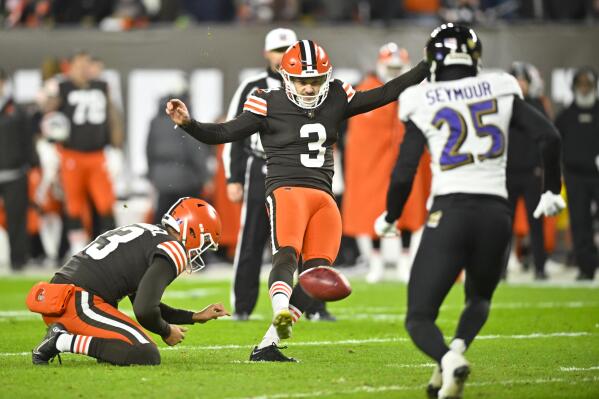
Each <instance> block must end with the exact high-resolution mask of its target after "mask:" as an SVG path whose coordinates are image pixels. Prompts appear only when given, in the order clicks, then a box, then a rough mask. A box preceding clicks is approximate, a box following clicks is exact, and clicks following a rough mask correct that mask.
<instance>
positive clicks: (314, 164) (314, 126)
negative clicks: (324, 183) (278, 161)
mask: <svg viewBox="0 0 599 399" xmlns="http://www.w3.org/2000/svg"><path fill="white" fill-rule="evenodd" d="M311 134H317V135H318V139H317V140H316V141H311V142H309V143H308V151H310V152H312V153H314V152H318V154H316V157H315V158H314V155H313V154H301V155H300V161H301V162H302V165H304V166H306V167H308V168H320V167H322V166H323V165H324V154H325V152H326V148H325V147H323V146H322V145H323V144H324V142H325V141H326V139H327V131H326V129H325V127H324V126H323V125H322V124H320V123H309V124H307V125H304V126H302V127H301V128H300V137H302V138H309V137H310V135H311Z"/></svg>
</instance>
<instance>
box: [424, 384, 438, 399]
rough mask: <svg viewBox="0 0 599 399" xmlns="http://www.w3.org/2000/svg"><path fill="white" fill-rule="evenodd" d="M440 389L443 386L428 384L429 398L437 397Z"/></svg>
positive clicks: (427, 395)
mask: <svg viewBox="0 0 599 399" xmlns="http://www.w3.org/2000/svg"><path fill="white" fill-rule="evenodd" d="M439 389H441V387H438V386H435V385H432V384H428V385H427V386H426V397H427V398H429V399H437V398H438V397H439Z"/></svg>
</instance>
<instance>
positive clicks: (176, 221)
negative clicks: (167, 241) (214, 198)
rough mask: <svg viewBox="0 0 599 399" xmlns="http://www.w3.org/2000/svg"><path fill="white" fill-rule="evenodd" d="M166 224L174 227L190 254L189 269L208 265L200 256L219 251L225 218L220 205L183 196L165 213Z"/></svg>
mask: <svg viewBox="0 0 599 399" xmlns="http://www.w3.org/2000/svg"><path fill="white" fill-rule="evenodd" d="M162 225H163V226H164V227H165V228H169V227H170V228H171V229H172V230H174V232H175V233H176V237H177V239H178V240H179V242H180V243H181V244H183V247H184V248H185V252H186V255H187V269H188V270H189V272H190V273H191V272H195V271H198V270H201V269H203V268H204V266H205V263H204V260H203V259H202V257H201V256H200V255H201V254H203V253H204V252H206V251H207V250H212V251H216V250H217V249H218V242H219V241H220V236H221V230H222V227H221V222H220V217H219V216H218V213H217V212H216V209H214V208H213V207H212V205H210V204H209V203H207V202H206V201H203V200H201V199H198V198H192V197H184V198H180V199H179V200H178V201H177V202H175V204H174V205H173V206H172V207H171V209H169V210H168V212H167V213H165V214H164V216H163V217H162Z"/></svg>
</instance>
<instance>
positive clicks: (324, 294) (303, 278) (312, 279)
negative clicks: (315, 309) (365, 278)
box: [299, 266, 351, 302]
mask: <svg viewBox="0 0 599 399" xmlns="http://www.w3.org/2000/svg"><path fill="white" fill-rule="evenodd" d="M299 283H300V285H301V286H302V288H303V289H304V291H306V293H307V294H308V295H310V296H311V297H313V298H316V299H320V300H321V301H328V302H331V301H339V300H341V299H343V298H346V297H347V296H349V294H351V286H350V285H349V281H348V280H347V278H345V276H344V275H343V274H341V273H339V272H338V271H337V270H335V269H334V268H332V267H329V266H318V267H314V268H312V269H308V270H306V271H304V272H303V273H301V274H300V275H299Z"/></svg>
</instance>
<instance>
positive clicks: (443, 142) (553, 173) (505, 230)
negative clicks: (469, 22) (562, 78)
mask: <svg viewBox="0 0 599 399" xmlns="http://www.w3.org/2000/svg"><path fill="white" fill-rule="evenodd" d="M481 53H482V45H481V42H480V39H479V38H478V36H477V35H476V33H475V32H474V31H473V30H472V29H469V28H466V27H462V26H458V25H453V24H447V25H441V26H440V27H439V28H437V29H435V30H434V31H433V32H432V34H431V37H430V39H429V41H428V44H427V46H426V54H427V59H428V60H429V62H430V64H431V75H430V79H429V80H430V82H428V83H426V84H423V85H420V86H417V87H412V88H410V89H408V90H406V91H405V92H404V93H403V94H402V95H401V97H400V103H401V104H402V107H401V108H400V118H401V119H402V120H403V121H404V122H405V123H406V134H405V138H404V141H403V143H402V145H401V149H400V153H399V154H400V155H399V158H398V160H397V163H396V165H395V168H394V171H393V173H392V177H391V184H390V187H389V191H388V196H387V212H385V213H383V214H382V215H381V216H380V217H379V218H378V219H377V221H376V223H375V230H376V231H377V233H378V234H379V235H381V236H384V235H387V234H393V233H394V232H395V221H396V220H397V219H398V218H399V217H400V216H401V214H402V210H403V207H404V204H405V203H406V200H407V198H408V195H409V193H410V189H411V186H412V181H413V178H414V174H415V172H416V168H417V166H418V162H419V159H420V156H421V154H422V152H423V151H424V147H425V145H427V146H428V148H429V151H430V154H431V169H432V172H433V181H432V189H431V191H432V193H431V194H432V196H433V198H434V201H433V204H432V208H431V209H430V212H429V216H428V221H427V223H426V227H425V230H424V233H423V236H422V241H421V242H420V246H419V248H418V252H417V254H416V258H415V260H414V265H413V267H412V273H411V276H410V281H409V284H408V311H407V316H406V321H405V324H406V329H407V330H408V333H409V334H410V336H411V337H412V340H413V341H414V343H415V344H416V346H417V347H418V348H419V349H420V350H422V351H423V352H424V353H426V354H427V355H428V356H430V357H431V358H433V359H434V360H435V361H436V362H437V364H438V365H440V369H439V367H436V368H435V372H434V374H433V378H432V379H431V381H430V384H429V389H428V393H429V395H430V397H439V398H461V396H462V390H463V385H464V381H465V379H466V378H467V376H468V374H469V371H470V368H469V367H470V366H469V364H468V362H467V361H466V359H465V358H464V352H465V350H466V348H468V347H469V346H470V344H471V343H472V341H473V340H474V338H475V337H476V335H477V334H478V332H479V331H480V329H481V328H482V326H483V325H484V324H485V321H486V320H487V317H488V314H489V308H490V303H491V297H492V295H493V292H494V291H495V287H496V286H497V283H498V281H499V278H500V276H501V272H502V268H503V265H504V262H505V260H504V257H505V255H506V254H507V250H508V246H509V240H510V236H511V212H510V208H509V204H508V202H507V189H506V160H507V151H506V149H507V145H508V142H507V141H508V136H507V132H508V129H509V128H510V127H517V128H518V131H520V132H522V134H528V135H529V136H530V137H531V138H532V139H533V140H534V141H535V142H536V143H537V145H538V146H539V147H540V148H542V149H543V162H544V169H545V190H546V192H545V194H543V196H542V197H541V200H540V202H539V205H538V207H537V209H536V211H535V217H539V216H540V215H541V214H544V215H553V214H556V213H558V212H559V211H560V210H561V209H563V208H564V207H565V204H564V201H563V199H562V198H561V197H560V195H559V193H560V188H561V181H560V160H559V148H560V140H559V136H558V133H557V131H556V129H555V128H554V127H553V125H552V124H551V123H550V122H549V121H548V120H547V119H546V118H545V117H544V116H543V115H542V114H541V113H539V112H538V111H537V110H535V109H534V108H533V107H531V106H530V105H528V104H527V103H526V102H525V101H523V99H522V93H521V91H520V87H519V86H518V83H517V82H516V79H514V77H513V76H511V75H508V74H506V73H489V74H479V73H478V70H479V63H480V57H481ZM462 268H465V270H466V283H465V287H464V288H465V294H466V306H465V308H464V310H463V312H462V315H461V317H460V321H459V324H458V327H457V331H456V332H455V336H454V339H453V341H452V342H451V343H450V345H449V347H448V346H447V345H446V343H445V341H444V339H443V334H442V333H441V331H440V330H439V328H438V327H437V326H436V325H435V319H436V318H437V315H438V313H439V307H440V306H441V303H442V302H443V300H444V298H445V296H446V295H447V293H448V292H449V290H450V289H451V287H452V285H453V284H454V282H455V281H456V279H457V277H458V275H459V274H460V272H461V270H462ZM440 370H442V371H441V372H440Z"/></svg>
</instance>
